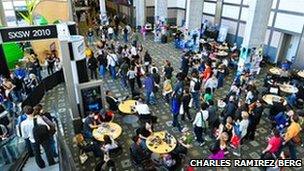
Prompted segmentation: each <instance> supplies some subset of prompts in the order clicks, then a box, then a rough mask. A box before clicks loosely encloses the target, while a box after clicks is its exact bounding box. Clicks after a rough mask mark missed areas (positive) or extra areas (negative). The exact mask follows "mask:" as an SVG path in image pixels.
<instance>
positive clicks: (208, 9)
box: [203, 2, 216, 15]
mask: <svg viewBox="0 0 304 171" xmlns="http://www.w3.org/2000/svg"><path fill="white" fill-rule="evenodd" d="M215 9H216V4H215V3H207V2H205V3H204V10H203V11H204V13H207V14H213V15H214V14H215Z"/></svg>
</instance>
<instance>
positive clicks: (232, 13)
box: [222, 5, 240, 19]
mask: <svg viewBox="0 0 304 171" xmlns="http://www.w3.org/2000/svg"><path fill="white" fill-rule="evenodd" d="M239 12H240V7H237V6H232V5H224V6H223V13H222V16H223V17H228V18H233V19H238V18H239Z"/></svg>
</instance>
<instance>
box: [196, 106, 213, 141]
mask: <svg viewBox="0 0 304 171" xmlns="http://www.w3.org/2000/svg"><path fill="white" fill-rule="evenodd" d="M208 117H209V113H208V111H207V104H206V103H202V104H201V110H200V111H199V112H198V113H196V115H195V119H194V121H193V126H194V133H195V136H196V141H197V142H198V143H199V145H200V146H203V145H204V144H205V142H204V139H203V132H204V129H205V128H206V123H207V122H206V121H207V119H208Z"/></svg>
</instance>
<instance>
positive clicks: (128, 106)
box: [118, 100, 137, 114]
mask: <svg viewBox="0 0 304 171" xmlns="http://www.w3.org/2000/svg"><path fill="white" fill-rule="evenodd" d="M136 102H137V101H136V100H126V101H123V102H121V103H120V104H119V105H118V109H119V111H120V112H122V113H124V114H135V111H133V110H132V107H134V106H135V103H136Z"/></svg>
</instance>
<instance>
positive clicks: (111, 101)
mask: <svg viewBox="0 0 304 171" xmlns="http://www.w3.org/2000/svg"><path fill="white" fill-rule="evenodd" d="M106 102H107V103H108V105H109V109H110V110H111V111H117V110H118V104H119V100H118V99H117V98H115V97H114V96H113V95H112V92H111V91H110V90H107V91H106Z"/></svg>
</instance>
